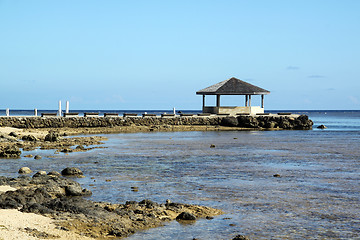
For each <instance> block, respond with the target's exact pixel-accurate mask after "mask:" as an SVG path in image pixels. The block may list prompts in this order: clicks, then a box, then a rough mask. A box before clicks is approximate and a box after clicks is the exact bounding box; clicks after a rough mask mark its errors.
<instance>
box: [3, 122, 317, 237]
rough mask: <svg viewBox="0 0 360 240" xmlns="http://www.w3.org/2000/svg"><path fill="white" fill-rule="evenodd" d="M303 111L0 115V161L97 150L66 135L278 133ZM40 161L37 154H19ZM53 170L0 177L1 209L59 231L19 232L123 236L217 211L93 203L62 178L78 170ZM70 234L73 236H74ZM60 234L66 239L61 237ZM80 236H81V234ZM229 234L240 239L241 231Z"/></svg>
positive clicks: (89, 141) (90, 141)
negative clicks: (43, 152) (45, 221)
mask: <svg viewBox="0 0 360 240" xmlns="http://www.w3.org/2000/svg"><path fill="white" fill-rule="evenodd" d="M312 125H313V124H312V121H311V120H309V119H308V117H307V116H305V115H302V116H285V117H283V116H280V117H279V116H277V117H275V116H257V117H252V116H238V117H191V118H180V117H176V118H121V117H115V118H79V117H72V118H41V117H1V118H0V130H1V131H0V158H19V157H20V156H21V154H22V151H21V149H22V150H23V151H29V150H34V149H37V148H39V149H54V150H55V152H54V154H57V153H59V152H64V153H71V152H79V151H88V150H91V149H94V148H100V147H101V144H103V142H102V141H105V140H107V138H106V137H104V136H86V135H85V136H76V137H74V136H72V137H67V136H71V135H84V134H103V133H121V132H151V131H220V130H222V131H226V130H253V129H257V130H267V129H269V130H281V129H311V128H312ZM24 157H34V158H35V159H40V158H41V156H39V155H37V156H32V155H26V156H24ZM67 170H68V171H69V172H70V173H66V171H65V170H64V171H63V172H62V173H61V174H60V173H57V172H49V173H46V172H44V171H40V172H37V173H35V174H34V175H33V176H31V177H30V176H29V174H31V170H30V169H28V168H26V167H24V168H21V169H20V170H19V173H20V174H22V176H20V177H18V178H7V177H0V186H7V187H9V188H10V190H9V189H8V190H6V191H5V192H3V193H1V191H0V211H1V209H17V210H20V211H21V212H23V213H35V214H40V215H42V216H46V217H49V218H51V219H54V221H55V222H54V223H55V225H56V226H57V229H58V231H60V233H59V232H58V233H56V234H53V233H47V232H44V231H42V230H38V229H37V228H31V227H27V226H23V228H21V229H20V230H19V231H21V232H22V233H24V234H27V236H32V237H33V238H34V239H39V238H58V237H59V236H58V235H59V234H60V235H62V233H61V232H71V233H74V234H77V236H78V237H79V239H80V236H81V237H89V238H95V239H108V238H112V239H113V238H123V237H126V236H129V235H131V234H133V233H135V232H136V231H139V230H143V229H147V228H152V227H158V226H161V225H163V224H164V223H166V222H168V221H172V220H178V221H195V220H196V219H197V218H206V219H209V220H211V219H212V218H213V217H214V216H216V215H219V214H222V211H221V210H218V209H213V208H210V207H204V206H197V205H189V204H181V203H171V202H170V201H167V202H166V203H155V202H152V201H151V200H148V199H144V200H143V201H140V202H135V201H128V202H126V203H124V204H110V203H104V202H93V201H89V200H86V199H85V198H84V197H86V196H89V195H91V194H92V193H91V191H89V190H87V189H83V188H82V187H81V186H80V184H79V183H77V182H76V181H74V180H73V179H70V178H68V177H69V176H70V177H74V176H75V177H79V176H80V177H81V176H82V172H81V171H80V170H74V169H70V170H69V169H67ZM1 230H2V229H1V228H0V233H1ZM78 237H76V236H75V237H74V239H78ZM0 239H1V235H0ZM64 239H67V238H64ZM82 239H85V238H82ZM234 239H237V240H239V239H247V238H246V237H244V236H242V235H238V236H235V237H234Z"/></svg>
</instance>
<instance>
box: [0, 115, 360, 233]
mask: <svg viewBox="0 0 360 240" xmlns="http://www.w3.org/2000/svg"><path fill="white" fill-rule="evenodd" d="M148 112H150V111H148ZM304 113H305V114H307V115H309V116H310V118H311V119H312V120H313V121H314V123H315V124H314V126H315V127H316V126H318V125H320V124H324V125H326V126H327V127H328V128H327V129H324V130H319V129H316V128H314V130H308V131H226V132H164V133H163V132H160V133H159V132H152V133H135V134H134V133H133V134H111V135H106V136H107V137H108V138H109V140H108V141H106V142H105V144H104V145H103V146H105V147H107V148H103V149H95V150H92V151H89V152H86V153H70V154H67V155H66V154H54V151H49V150H46V151H45V150H35V151H31V152H24V153H23V155H26V154H33V155H35V154H40V155H42V156H43V158H42V159H41V160H34V159H29V158H25V157H22V158H21V159H13V160H3V163H2V164H1V165H0V175H5V176H17V173H16V172H17V170H18V169H19V168H20V167H23V166H28V167H30V168H31V169H33V170H34V171H38V170H46V171H51V170H56V171H61V170H62V169H63V168H65V167H68V166H76V167H79V168H80V169H82V170H83V171H84V173H85V175H86V177H85V178H83V179H79V182H80V183H81V184H83V185H84V187H86V188H89V189H91V190H92V191H93V196H92V197H90V199H92V200H96V201H109V202H114V203H115V202H120V203H123V202H125V201H127V200H136V201H140V200H142V199H145V198H146V199H151V200H154V201H157V202H165V201H166V199H170V200H172V201H173V202H185V203H193V204H200V205H205V206H211V207H215V208H220V209H222V210H224V212H225V214H224V215H221V216H217V217H215V218H214V219H213V220H206V219H200V220H198V221H196V223H194V224H191V225H181V224H179V223H178V222H176V221H174V222H171V223H168V224H166V225H165V226H164V227H160V228H155V229H150V230H147V231H143V232H139V233H136V234H134V235H133V236H131V237H129V238H128V239H193V238H198V239H231V238H233V237H234V236H235V235H236V234H244V235H247V236H249V237H250V238H251V239H360V217H359V216H360V214H359V207H360V174H359V170H360V111H326V112H325V111H311V112H309V111H308V112H304ZM211 144H215V145H216V147H215V148H210V145H211ZM274 174H280V176H281V177H273V175H274ZM92 177H94V178H95V179H91V178H92ZM106 180H111V181H106ZM133 186H136V187H138V188H139V191H138V192H132V191H131V187H133Z"/></svg>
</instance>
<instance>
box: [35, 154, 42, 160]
mask: <svg viewBox="0 0 360 240" xmlns="http://www.w3.org/2000/svg"><path fill="white" fill-rule="evenodd" d="M34 159H37V160H38V159H42V157H41V156H40V155H35V157H34Z"/></svg>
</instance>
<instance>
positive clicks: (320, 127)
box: [317, 125, 327, 129]
mask: <svg viewBox="0 0 360 240" xmlns="http://www.w3.org/2000/svg"><path fill="white" fill-rule="evenodd" d="M317 128H319V129H325V128H327V127H326V126H325V125H320V126H318V127H317Z"/></svg>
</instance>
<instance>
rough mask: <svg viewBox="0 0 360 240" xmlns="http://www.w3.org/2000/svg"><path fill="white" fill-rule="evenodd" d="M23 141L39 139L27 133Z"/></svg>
mask: <svg viewBox="0 0 360 240" xmlns="http://www.w3.org/2000/svg"><path fill="white" fill-rule="evenodd" d="M21 139H22V140H23V141H30V142H36V141H38V139H37V138H36V137H35V136H33V135H25V136H23V137H22V138H21Z"/></svg>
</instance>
